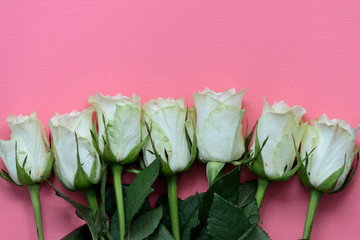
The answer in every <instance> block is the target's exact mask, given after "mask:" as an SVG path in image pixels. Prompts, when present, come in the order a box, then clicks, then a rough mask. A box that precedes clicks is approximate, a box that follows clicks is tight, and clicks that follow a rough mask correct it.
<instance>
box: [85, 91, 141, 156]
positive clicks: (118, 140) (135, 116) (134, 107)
mask: <svg viewBox="0 0 360 240" xmlns="http://www.w3.org/2000/svg"><path fill="white" fill-rule="evenodd" d="M88 102H89V103H90V104H91V105H93V106H94V107H95V109H96V112H97V119H98V127H99V147H100V150H101V151H104V148H105V145H104V140H103V139H106V134H105V128H104V122H103V116H104V119H105V122H106V130H107V133H108V136H109V143H108V144H110V149H111V151H112V154H113V155H114V156H115V158H116V160H115V159H114V160H111V159H105V160H107V161H116V162H124V160H125V161H126V163H128V162H132V161H135V160H136V157H137V153H138V151H140V149H141V147H137V146H138V144H140V140H141V126H140V121H141V103H140V98H139V97H138V96H137V95H136V94H133V95H132V97H131V98H129V97H126V96H123V95H121V94H117V95H116V96H114V97H110V96H103V95H101V94H99V93H97V94H96V95H95V96H91V97H89V99H88ZM134 148H136V149H134ZM135 152H136V153H135ZM130 155H131V156H133V157H131V159H128V158H127V157H128V156H130Z"/></svg>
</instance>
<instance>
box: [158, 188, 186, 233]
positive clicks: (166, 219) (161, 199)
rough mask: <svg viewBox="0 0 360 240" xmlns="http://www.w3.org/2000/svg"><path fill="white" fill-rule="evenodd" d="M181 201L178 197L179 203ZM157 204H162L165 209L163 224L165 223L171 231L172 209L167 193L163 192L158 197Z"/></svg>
mask: <svg viewBox="0 0 360 240" xmlns="http://www.w3.org/2000/svg"><path fill="white" fill-rule="evenodd" d="M180 202H181V199H178V203H180ZM156 206H157V207H159V206H161V207H162V209H163V218H162V219H161V224H162V225H164V226H165V227H166V228H167V229H169V230H170V231H171V218H170V209H169V200H168V196H167V194H163V195H161V196H160V197H159V198H158V201H157V202H156Z"/></svg>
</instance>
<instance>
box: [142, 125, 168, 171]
mask: <svg viewBox="0 0 360 240" xmlns="http://www.w3.org/2000/svg"><path fill="white" fill-rule="evenodd" d="M145 127H146V131H147V132H148V136H149V139H150V143H151V146H152V148H153V151H154V152H153V153H154V155H155V157H156V158H159V159H160V174H161V175H163V176H165V177H171V176H174V175H175V173H174V172H173V171H172V170H171V168H170V165H169V163H168V162H167V161H165V160H164V159H162V157H161V156H160V154H159V152H158V151H157V150H156V147H155V144H154V141H153V139H152V137H151V127H149V125H148V124H147V122H145ZM164 151H165V155H166V156H167V152H166V149H164Z"/></svg>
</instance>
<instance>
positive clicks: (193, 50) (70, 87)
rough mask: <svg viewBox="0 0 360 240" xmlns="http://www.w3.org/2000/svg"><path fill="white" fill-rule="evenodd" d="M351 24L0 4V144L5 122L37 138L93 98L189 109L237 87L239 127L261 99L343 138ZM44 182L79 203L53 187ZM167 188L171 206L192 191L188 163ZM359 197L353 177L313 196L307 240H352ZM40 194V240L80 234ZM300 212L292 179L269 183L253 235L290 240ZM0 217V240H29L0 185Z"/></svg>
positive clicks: (302, 196) (215, 11)
mask: <svg viewBox="0 0 360 240" xmlns="http://www.w3.org/2000/svg"><path fill="white" fill-rule="evenodd" d="M359 16H360V2H359V1H356V0H352V1H351V0H347V1H303V0H301V1H271V2H270V1H256V0H251V1H250V0H249V1H178V2H173V1H171V2H169V1H131V2H125V1H124V2H121V1H65V0H60V1H1V2H0V80H1V85H0V102H1V105H0V107H1V110H0V138H2V139H9V134H10V130H9V128H8V126H7V124H6V118H7V116H8V115H9V114H15V115H17V114H25V115H28V114H30V112H31V111H32V110H35V111H37V112H38V117H39V119H40V120H41V121H42V122H43V123H44V124H45V126H46V128H47V129H48V126H47V121H48V120H49V119H50V118H51V117H52V116H53V115H54V112H55V111H56V112H59V113H61V114H63V113H67V112H70V111H72V110H73V109H77V110H81V109H82V108H83V107H85V106H87V104H86V100H87V98H88V97H89V95H93V94H95V93H96V92H98V91H99V92H101V93H103V94H110V95H114V94H116V93H118V92H120V93H122V94H125V95H130V94H132V93H133V92H135V93H137V94H138V95H139V96H141V97H142V102H143V103H145V102H146V101H148V100H149V99H151V98H156V97H168V96H171V97H174V98H180V97H184V99H185V101H186V103H187V104H188V105H192V104H193V100H192V94H193V92H194V91H199V90H203V89H204V87H206V86H208V87H209V88H211V89H213V90H216V91H223V90H225V89H228V88H232V87H235V88H236V89H237V90H241V89H243V88H247V89H248V90H247V92H246V95H245V99H244V105H245V107H246V113H245V118H247V119H248V120H249V123H250V124H251V126H252V125H253V124H254V123H255V121H256V119H257V118H258V117H259V116H260V114H261V111H262V103H263V97H265V98H266V100H267V101H268V102H269V103H273V102H274V101H280V100H284V101H285V102H286V103H288V104H289V105H290V106H293V105H295V104H298V105H301V106H303V107H304V108H305V109H306V110H307V114H306V115H305V120H311V119H314V118H317V117H319V116H320V115H321V114H323V113H326V114H327V115H328V116H329V117H330V118H342V119H345V120H347V121H348V122H349V123H350V124H351V126H352V127H355V126H357V124H359V123H360V106H359V97H360V95H359V93H360V44H359V43H360V17H359ZM245 118H244V119H245ZM244 123H245V121H244ZM359 140H360V137H358V138H357V144H359ZM0 167H2V168H3V167H4V164H3V163H2V162H1V163H0ZM357 175H358V174H357ZM243 178H244V179H250V178H252V177H251V176H250V174H248V173H247V174H244V175H243ZM51 182H53V183H54V184H55V186H57V187H58V188H60V189H61V190H63V191H64V192H66V193H67V194H69V195H70V196H72V197H74V198H75V199H77V200H79V201H81V202H85V199H84V198H83V196H82V194H81V193H70V192H68V191H66V190H64V188H63V187H61V185H60V184H59V182H58V180H57V179H55V177H54V176H53V177H52V178H51ZM179 182H180V184H179V189H180V190H179V191H180V193H179V195H180V197H181V198H184V197H186V196H188V195H190V194H193V193H194V192H195V191H200V192H201V191H204V190H205V189H206V188H207V182H206V178H205V170H204V168H203V167H202V166H200V165H199V164H197V165H196V166H195V167H194V168H192V169H191V170H190V172H188V173H185V174H183V175H182V176H180V180H179ZM164 186H165V185H164V184H163V182H162V181H160V183H158V184H157V190H158V191H160V192H164V191H165V190H164V189H163V188H164ZM359 188H360V178H359V176H355V178H354V181H353V182H352V183H351V184H350V185H349V186H348V188H347V189H345V191H343V192H341V193H340V194H335V195H324V196H323V198H322V199H321V201H320V206H319V208H318V212H317V215H316V219H315V225H314V228H313V233H312V237H313V239H359V238H360V232H359V223H360V207H359V198H360V191H359ZM40 193H41V201H42V210H43V221H44V233H45V238H46V239H60V238H61V237H63V236H64V235H66V234H67V233H68V232H70V231H71V230H73V229H74V228H75V227H77V226H79V225H80V224H82V221H81V220H79V219H77V217H76V216H75V213H74V211H73V209H72V207H71V206H70V205H68V204H67V203H65V202H64V201H63V200H61V199H59V198H58V197H56V196H55V195H54V193H53V191H52V190H50V188H49V187H48V186H47V185H45V184H43V185H42V188H41V191H40ZM307 202H308V191H307V190H306V189H305V188H304V187H302V186H301V185H300V183H299V181H298V179H297V177H295V178H293V179H292V180H290V181H289V182H286V183H273V184H272V185H271V186H270V188H269V190H268V194H267V195H266V197H265V200H264V204H263V206H262V209H261V220H262V221H263V224H262V226H263V228H264V229H265V230H266V231H267V232H268V233H269V234H270V236H271V238H272V239H296V238H300V237H301V236H302V230H303V224H304V219H305V213H306V208H307ZM0 209H1V215H0V232H1V239H35V238H36V230H35V223H34V220H33V213H32V207H31V203H30V197H29V194H28V192H27V190H26V188H17V187H14V186H12V185H10V184H8V183H7V182H5V181H0Z"/></svg>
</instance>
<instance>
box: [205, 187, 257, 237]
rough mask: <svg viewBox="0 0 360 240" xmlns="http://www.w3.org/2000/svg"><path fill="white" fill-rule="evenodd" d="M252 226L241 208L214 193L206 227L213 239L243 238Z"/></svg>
mask: <svg viewBox="0 0 360 240" xmlns="http://www.w3.org/2000/svg"><path fill="white" fill-rule="evenodd" d="M254 226H255V225H252V224H250V222H249V221H248V219H247V217H246V215H245V213H244V211H243V210H241V209H240V208H239V207H238V206H236V205H234V204H232V203H231V202H229V201H227V200H225V199H224V198H222V197H220V196H219V195H218V194H216V193H215V197H214V201H213V204H212V207H211V209H210V212H209V220H208V227H207V229H208V234H209V235H210V236H211V237H212V238H213V239H219V240H238V239H243V238H244V236H245V235H247V234H248V232H249V231H251V229H252V228H253V227H254Z"/></svg>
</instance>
